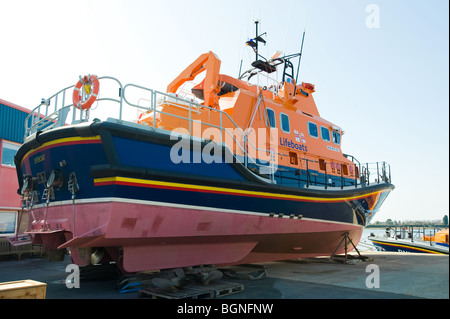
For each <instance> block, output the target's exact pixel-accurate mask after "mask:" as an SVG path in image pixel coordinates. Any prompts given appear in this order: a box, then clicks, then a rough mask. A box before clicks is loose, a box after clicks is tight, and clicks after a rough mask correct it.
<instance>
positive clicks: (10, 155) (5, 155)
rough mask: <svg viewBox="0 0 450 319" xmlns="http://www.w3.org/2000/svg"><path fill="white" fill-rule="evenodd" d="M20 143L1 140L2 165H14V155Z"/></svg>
mask: <svg viewBox="0 0 450 319" xmlns="http://www.w3.org/2000/svg"><path fill="white" fill-rule="evenodd" d="M19 147H20V145H18V144H13V143H9V142H6V141H3V143H2V153H1V157H2V165H7V166H12V167H15V165H14V155H16V152H17V150H18V149H19Z"/></svg>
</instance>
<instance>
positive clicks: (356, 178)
mask: <svg viewBox="0 0 450 319" xmlns="http://www.w3.org/2000/svg"><path fill="white" fill-rule="evenodd" d="M358 173H359V172H358ZM354 174H355V188H357V187H358V177H357V174H356V164H355V173H354Z"/></svg>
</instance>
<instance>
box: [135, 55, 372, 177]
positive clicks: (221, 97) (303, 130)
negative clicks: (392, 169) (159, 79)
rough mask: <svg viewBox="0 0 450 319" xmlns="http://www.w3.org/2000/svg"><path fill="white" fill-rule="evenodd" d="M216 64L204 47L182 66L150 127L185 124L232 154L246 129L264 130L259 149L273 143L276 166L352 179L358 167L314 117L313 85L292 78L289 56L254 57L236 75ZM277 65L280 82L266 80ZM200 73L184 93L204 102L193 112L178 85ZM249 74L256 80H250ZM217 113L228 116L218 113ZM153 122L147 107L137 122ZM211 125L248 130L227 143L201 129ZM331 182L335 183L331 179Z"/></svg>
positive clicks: (335, 134) (337, 134)
mask: <svg viewBox="0 0 450 319" xmlns="http://www.w3.org/2000/svg"><path fill="white" fill-rule="evenodd" d="M220 64H221V61H220V60H219V58H218V57H217V55H216V54H214V53H213V52H211V51H210V52H208V53H204V54H202V55H200V56H199V58H197V59H196V60H195V61H194V62H193V63H192V64H191V65H189V66H188V67H187V68H186V69H185V70H184V71H182V72H181V73H180V75H179V76H177V77H176V78H175V80H174V81H172V82H171V83H170V84H169V85H168V87H167V93H169V94H170V95H171V96H173V98H171V97H166V98H165V99H164V100H161V101H159V102H158V103H159V108H160V109H161V112H160V113H158V114H157V118H156V123H155V127H158V128H162V129H165V130H170V131H172V130H176V129H178V130H179V129H185V130H189V134H191V135H194V136H195V135H197V136H198V137H203V138H205V134H206V135H207V139H211V140H214V141H215V142H216V143H220V142H223V143H226V144H228V146H229V148H230V149H232V150H235V151H234V153H235V154H238V155H239V154H243V153H245V151H244V149H245V150H246V151H249V148H248V146H244V143H245V141H244V140H245V139H249V140H251V139H252V138H253V140H255V138H256V137H252V136H251V135H252V134H255V135H256V134H257V133H256V132H261V130H266V134H265V135H266V136H265V140H266V141H267V142H266V145H265V146H264V147H263V148H265V149H266V150H267V151H269V149H270V147H271V146H270V144H271V143H272V144H273V143H275V146H276V148H277V152H276V156H277V159H276V161H277V165H278V166H281V167H286V168H289V169H292V170H296V169H297V170H308V171H309V170H311V171H317V172H318V174H321V173H322V174H324V175H325V176H326V177H327V179H329V178H330V177H332V176H335V177H336V178H339V179H347V180H349V181H352V180H355V179H356V178H357V176H359V171H358V170H359V169H361V167H359V165H357V163H355V162H353V161H351V160H349V159H347V158H346V156H344V155H343V154H342V151H341V147H340V145H341V138H342V135H343V133H344V132H343V130H342V129H341V128H339V127H338V126H337V125H334V124H333V123H331V122H329V121H327V120H325V119H323V118H322V117H320V114H319V111H318V109H317V106H316V104H315V102H314V98H313V93H314V92H315V87H314V85H313V84H310V83H304V82H302V83H298V84H297V83H296V81H295V79H294V76H293V70H292V69H293V68H292V63H291V62H290V61H289V57H277V58H275V59H271V60H268V61H259V60H258V61H256V62H254V63H253V64H252V65H256V66H255V67H254V68H253V69H251V70H249V71H247V72H245V73H244V74H243V75H242V76H241V77H239V78H233V77H231V76H228V75H224V74H220V73H219V71H220ZM278 65H285V66H284V71H283V74H282V78H283V80H282V81H280V82H279V81H277V80H273V79H271V74H270V73H273V72H275V71H274V70H276V66H278ZM286 65H287V67H286ZM289 68H290V69H291V72H290V73H289ZM202 72H205V73H206V75H205V77H204V79H203V80H202V81H201V82H200V83H198V84H196V85H194V86H193V87H192V90H191V92H189V93H190V94H192V95H193V96H195V97H196V100H194V99H191V101H192V102H193V103H194V102H199V103H200V104H201V105H203V106H205V107H197V108H196V109H195V111H194V112H193V111H192V108H191V107H190V106H189V103H188V104H187V102H186V99H179V98H180V97H184V96H183V93H182V92H180V87H182V85H184V84H185V83H186V82H188V81H192V80H194V79H195V77H196V76H197V75H199V74H200V73H202ZM255 75H256V77H255V78H256V83H254V82H253V83H252V82H250V79H251V78H253V77H254V76H255ZM255 78H253V79H255ZM263 83H264V84H265V85H264V84H263ZM217 110H220V111H221V112H218V111H217ZM223 112H225V113H226V114H227V115H228V116H223ZM191 120H192V121H194V122H196V123H199V124H198V127H199V129H197V130H192V122H191ZM153 121H154V119H153V112H152V111H149V112H148V114H145V115H144V116H141V118H140V120H139V123H141V124H148V125H150V126H152V125H153ZM190 123H191V124H190ZM189 125H191V127H190V126H189ZM213 127H217V128H229V130H233V128H234V127H239V128H241V129H242V132H250V133H248V134H247V133H244V134H243V135H244V136H245V138H244V137H243V136H240V137H236V138H235V139H234V140H231V142H230V139H229V140H228V141H226V140H225V138H224V136H226V134H225V133H223V132H222V133H221V134H215V135H214V134H212V135H211V134H209V131H205V130H211V128H213ZM270 128H274V129H276V130H277V139H276V140H274V138H273V136H272V138H271V136H270ZM249 130H253V133H252V132H251V131H249ZM258 130H259V131H258ZM230 143H231V145H230ZM236 143H237V144H240V145H241V149H240V148H239V147H236V145H233V144H236ZM255 148H256V146H255ZM259 149H261V143H260V144H259ZM255 154H258V153H257V152H255ZM259 154H262V153H259ZM263 155H264V156H266V155H267V154H263ZM256 157H257V159H258V156H256ZM363 169H364V168H363ZM324 183H325V184H327V183H328V181H324ZM355 183H356V182H355ZM331 184H335V183H334V182H333V181H332V182H331V183H330V185H331Z"/></svg>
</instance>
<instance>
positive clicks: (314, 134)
mask: <svg viewBox="0 0 450 319" xmlns="http://www.w3.org/2000/svg"><path fill="white" fill-rule="evenodd" d="M308 133H309V135H310V136H312V137H314V138H318V137H319V133H318V131H317V125H316V124H315V123H313V122H308Z"/></svg>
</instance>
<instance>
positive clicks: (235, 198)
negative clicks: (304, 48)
mask: <svg viewBox="0 0 450 319" xmlns="http://www.w3.org/2000/svg"><path fill="white" fill-rule="evenodd" d="M256 29H257V28H256ZM262 41H265V39H264V38H263V35H260V34H258V30H257V34H256V37H255V38H254V39H253V40H252V41H250V42H251V44H249V47H250V49H252V50H254V51H255V53H256V59H255V61H254V62H253V63H252V64H251V67H250V68H249V69H248V70H247V71H245V72H243V73H242V74H240V75H239V76H237V77H233V76H230V75H225V74H221V73H220V66H221V60H220V59H219V57H218V56H217V55H216V54H215V53H213V52H206V53H204V54H201V55H200V56H199V57H198V58H197V59H196V60H194V61H193V63H192V64H190V65H189V66H187V67H186V68H184V70H182V71H181V72H180V74H179V75H178V76H176V77H175V79H174V80H173V81H172V82H171V83H169V84H168V86H167V90H166V91H165V92H160V91H157V90H154V89H151V88H147V87H143V86H139V85H135V84H126V85H123V84H122V83H121V82H120V80H118V79H116V78H114V77H110V76H98V77H96V78H95V80H96V81H98V82H96V83H95V85H94V88H97V91H98V88H99V87H102V88H103V87H104V83H105V82H108V84H109V85H113V86H117V90H116V91H115V92H119V95H118V96H108V95H107V93H105V91H103V93H102V96H97V93H98V92H97V91H95V92H93V91H94V90H87V89H85V88H84V89H83V90H82V92H81V93H82V94H81V93H80V91H81V90H80V87H79V86H80V85H79V84H75V85H74V86H72V87H69V88H66V89H63V90H61V91H59V92H58V93H56V94H55V95H53V96H51V97H50V98H48V99H46V100H45V101H44V102H45V105H51V107H40V106H37V107H36V109H35V110H33V111H32V112H31V113H30V116H29V117H28V118H27V119H26V122H25V127H26V136H25V140H24V143H23V145H22V146H21V148H20V149H19V150H18V152H17V154H16V157H15V164H16V169H17V176H18V179H19V184H20V187H19V190H18V192H19V194H20V195H21V197H22V203H23V207H24V209H23V211H24V212H27V213H28V216H29V219H28V220H29V223H28V229H27V233H29V234H31V236H32V237H33V241H34V242H35V243H42V244H44V245H45V247H46V249H47V252H48V253H49V256H51V257H52V258H54V259H61V258H62V257H63V255H64V254H65V252H66V251H67V250H70V253H71V258H72V262H73V263H75V264H77V265H79V266H86V265H89V264H91V263H92V262H93V260H95V263H100V264H101V263H109V262H111V261H113V262H115V263H116V264H117V266H118V267H119V268H120V269H121V270H122V271H123V272H136V271H145V270H155V269H168V268H177V267H187V266H194V265H230V264H242V263H251V262H264V261H275V260H285V259H293V258H301V257H313V256H323V255H331V254H333V253H342V252H344V251H347V247H344V246H345V245H341V244H342V242H343V238H344V237H345V238H348V239H351V242H353V243H355V245H356V244H357V243H358V242H359V240H360V238H361V234H362V231H363V229H364V227H365V226H366V225H367V224H368V223H369V222H370V220H371V219H372V218H373V216H374V215H375V214H376V212H377V211H378V210H379V209H380V207H381V206H382V204H383V202H384V201H385V199H386V198H387V196H388V195H389V193H390V192H391V191H392V190H393V189H394V185H393V184H392V182H391V172H390V166H389V164H388V163H387V162H378V163H376V162H373V163H370V162H367V163H366V162H362V161H361V162H360V161H358V160H357V159H356V158H355V157H354V156H352V155H347V154H344V153H343V152H342V150H341V146H342V143H343V136H344V131H343V130H342V129H341V128H340V127H339V126H338V125H336V124H334V123H332V122H330V121H328V120H326V119H324V118H322V117H321V115H320V113H319V110H318V107H317V106H316V103H315V101H314V94H317V91H316V86H315V85H314V84H311V83H308V82H300V81H298V82H297V78H298V71H297V74H295V67H294V63H299V62H300V61H299V58H300V57H301V53H295V54H291V55H284V56H282V54H281V53H280V52H277V54H275V55H274V56H272V57H271V58H269V59H266V58H263V57H262V56H261V55H260V54H259V52H258V43H260V42H262ZM297 59H298V60H297ZM297 70H298V68H297ZM199 74H202V75H204V78H203V79H202V80H201V81H200V82H199V83H192V82H193V81H194V82H195V80H196V78H198V77H197V76H198V75H199ZM81 78H87V77H81ZM83 83H84V82H83ZM111 83H112V84H111ZM188 84H190V87H189V85H188ZM84 85H86V84H84ZM187 87H189V88H187ZM74 89H75V93H73V95H74V96H76V103H75V102H74V103H72V104H71V103H70V101H67V100H65V99H64V98H63V97H64V96H65V94H71V93H72V92H73V90H74ZM91 94H95V96H93V95H91ZM94 100H95V101H96V102H95V103H96V107H95V109H94V108H83V107H80V105H88V104H89V105H90V103H91V102H92V101H94ZM111 104H114V105H115V107H114V106H113V107H111ZM53 106H54V107H53ZM125 108H131V109H134V110H135V113H136V114H137V118H136V119H135V120H133V121H128V120H125V118H124V112H125V111H124V110H125ZM117 110H119V114H118V115H117ZM95 112H99V113H97V114H100V115H104V114H110V115H109V117H108V118H107V119H105V120H100V119H99V118H98V117H94V114H95ZM113 114H114V115H113ZM346 242H347V241H346Z"/></svg>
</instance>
